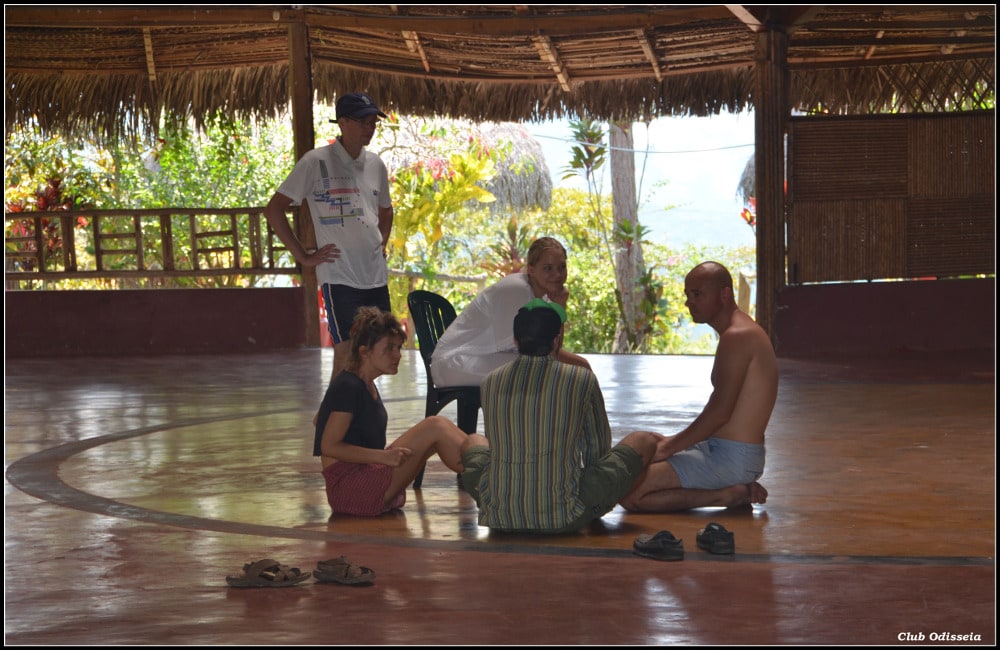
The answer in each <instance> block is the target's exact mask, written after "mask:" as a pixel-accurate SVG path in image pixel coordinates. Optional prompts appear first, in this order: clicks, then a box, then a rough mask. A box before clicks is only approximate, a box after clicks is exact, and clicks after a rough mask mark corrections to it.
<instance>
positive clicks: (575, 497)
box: [460, 298, 662, 534]
mask: <svg viewBox="0 0 1000 650" xmlns="http://www.w3.org/2000/svg"><path fill="white" fill-rule="evenodd" d="M565 322H566V311H565V310H564V309H563V307H562V306H561V305H559V304H557V303H553V302H548V301H546V300H544V299H541V298H536V299H534V300H532V301H531V302H529V303H528V304H526V305H525V306H524V307H522V308H521V309H520V310H519V311H518V312H517V315H516V316H515V317H514V339H515V341H516V342H517V348H518V357H517V358H516V359H515V360H513V361H511V362H510V363H508V364H506V365H504V366H502V367H500V368H498V369H497V370H494V371H493V372H492V373H490V374H489V375H488V376H487V377H486V379H485V380H484V381H483V383H482V386H481V391H480V392H481V395H482V408H483V421H484V425H485V431H486V435H485V436H483V435H480V434H472V435H470V436H468V437H467V438H466V440H465V442H463V444H462V465H463V468H464V470H463V472H462V474H461V475H460V480H461V485H462V487H463V489H465V490H466V491H467V492H468V493H469V494H471V495H472V497H473V498H474V499H475V500H476V504H477V505H478V506H479V524H480V525H481V526H488V527H489V528H491V529H493V530H498V531H505V532H518V533H523V532H528V533H547V534H559V533H569V532H576V531H579V530H581V529H582V528H584V527H585V526H587V525H588V524H590V523H591V522H593V521H594V520H596V519H600V518H601V517H602V516H603V515H605V514H606V513H608V512H610V511H611V510H612V509H613V508H614V507H615V505H616V504H617V503H618V501H619V500H620V499H622V498H623V497H624V496H625V495H627V494H628V493H629V492H630V491H631V490H632V487H633V485H634V484H635V483H636V481H637V480H638V479H639V477H640V475H641V474H642V472H643V470H644V469H645V467H646V466H648V465H649V463H650V461H651V460H652V458H653V455H654V453H655V452H656V448H657V445H658V443H659V441H660V440H661V439H662V436H661V435H659V434H657V433H653V432H651V431H636V432H633V433H630V434H629V435H628V436H626V437H625V439H624V440H622V441H621V442H620V443H618V444H617V445H615V446H614V447H612V446H611V426H610V424H609V423H608V415H607V411H606V410H605V406H604V397H603V396H602V394H601V388H600V386H599V385H598V381H597V377H596V375H594V373H593V371H592V370H590V368H585V367H581V366H576V365H571V364H567V363H562V362H560V361H558V360H557V359H556V354H557V353H558V350H559V348H560V346H561V345H562V330H563V323H565Z"/></svg>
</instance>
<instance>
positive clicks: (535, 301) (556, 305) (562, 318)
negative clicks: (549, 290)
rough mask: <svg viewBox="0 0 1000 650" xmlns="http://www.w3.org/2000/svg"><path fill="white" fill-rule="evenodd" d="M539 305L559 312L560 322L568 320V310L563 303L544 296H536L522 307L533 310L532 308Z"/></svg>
mask: <svg viewBox="0 0 1000 650" xmlns="http://www.w3.org/2000/svg"><path fill="white" fill-rule="evenodd" d="M539 307H545V308H548V309H551V310H552V311H554V312H555V313H557V314H559V322H560V323H565V322H566V310H565V309H563V307H562V305H560V304H559V303H557V302H552V301H551V300H545V299H544V298H534V299H533V300H532V301H531V302H529V303H528V304H526V305H525V306H524V307H522V309H527V310H528V311H531V310H532V309H537V308H539Z"/></svg>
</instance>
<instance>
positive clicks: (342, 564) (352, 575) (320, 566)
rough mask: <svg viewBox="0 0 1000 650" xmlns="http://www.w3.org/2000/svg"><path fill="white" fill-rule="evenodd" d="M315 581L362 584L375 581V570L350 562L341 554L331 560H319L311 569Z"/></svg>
mask: <svg viewBox="0 0 1000 650" xmlns="http://www.w3.org/2000/svg"><path fill="white" fill-rule="evenodd" d="M313 577H314V578H316V582H336V583H338V584H342V585H364V584H371V583H373V582H375V572H374V571H372V570H371V569H369V568H368V567H366V566H361V565H358V564H355V563H354V562H351V561H350V560H348V559H347V558H346V557H344V556H343V555H341V556H340V557H338V558H335V559H332V560H321V561H320V562H317V563H316V570H315V571H313Z"/></svg>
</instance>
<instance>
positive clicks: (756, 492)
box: [747, 481, 767, 503]
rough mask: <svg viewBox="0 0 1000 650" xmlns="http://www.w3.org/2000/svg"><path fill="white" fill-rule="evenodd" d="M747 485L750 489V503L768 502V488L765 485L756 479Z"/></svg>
mask: <svg viewBox="0 0 1000 650" xmlns="http://www.w3.org/2000/svg"><path fill="white" fill-rule="evenodd" d="M747 487H748V488H749V489H750V503H767V490H765V489H764V486H763V485H761V484H760V483H758V482H757V481H754V482H753V483H750V484H749V485H747Z"/></svg>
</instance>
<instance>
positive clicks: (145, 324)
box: [4, 278, 996, 358]
mask: <svg viewBox="0 0 1000 650" xmlns="http://www.w3.org/2000/svg"><path fill="white" fill-rule="evenodd" d="M302 292H303V289H301V288H289V289H188V290H165V289H155V290H146V291H8V292H6V293H5V306H4V307H5V308H4V321H5V327H6V332H5V339H6V340H5V345H6V357H7V358H15V357H43V356H117V355H156V354H199V353H211V354H214V353H230V352H240V353H246V352H257V351H269V350H276V349H288V348H300V347H303V346H304V345H305V326H304V323H305V307H304V303H303V298H302V296H303V294H302ZM995 293H996V280H995V279H992V278H990V279H981V280H939V281H926V282H871V283H852V284H827V285H800V286H789V287H785V288H784V289H783V290H782V291H781V292H780V293H779V295H778V300H777V302H778V316H777V320H776V322H775V336H776V341H777V345H776V347H777V352H778V356H780V357H791V358H796V357H837V356H856V355H870V356H886V355H897V354H906V353H911V352H939V351H949V350H956V351H957V350H983V351H984V352H989V353H993V352H992V351H994V350H995V335H996V318H995V314H996V309H995ZM317 327H318V325H317Z"/></svg>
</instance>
